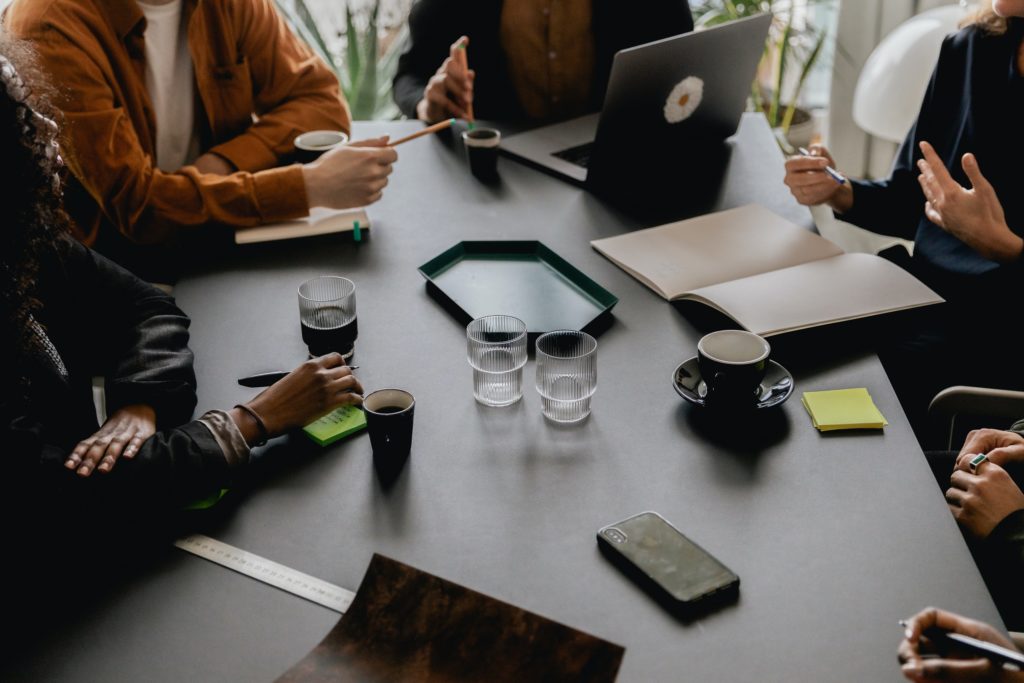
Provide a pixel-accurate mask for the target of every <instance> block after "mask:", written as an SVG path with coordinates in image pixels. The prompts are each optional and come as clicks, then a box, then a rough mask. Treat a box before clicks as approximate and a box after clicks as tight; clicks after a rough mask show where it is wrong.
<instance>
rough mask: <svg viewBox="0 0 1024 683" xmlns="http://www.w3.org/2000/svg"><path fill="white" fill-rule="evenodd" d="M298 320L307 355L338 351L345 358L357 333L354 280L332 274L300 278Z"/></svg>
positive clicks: (348, 357)
mask: <svg viewBox="0 0 1024 683" xmlns="http://www.w3.org/2000/svg"><path fill="white" fill-rule="evenodd" d="M299 322H300V323H301V324H302V341H304V342H306V346H308V347H309V355H310V356H312V357H314V358H315V357H317V356H323V355H325V354H328V353H331V352H332V351H337V352H338V353H340V354H341V355H342V357H343V358H344V359H345V361H346V362H347V361H348V360H349V359H351V358H352V354H353V353H355V343H356V338H357V337H358V336H359V327H358V321H357V319H356V286H355V283H353V282H352V281H351V280H349V279H348V278H345V277H338V276H335V275H323V276H321V277H315V278H313V279H311V280H306V281H305V282H303V283H302V284H301V285H299Z"/></svg>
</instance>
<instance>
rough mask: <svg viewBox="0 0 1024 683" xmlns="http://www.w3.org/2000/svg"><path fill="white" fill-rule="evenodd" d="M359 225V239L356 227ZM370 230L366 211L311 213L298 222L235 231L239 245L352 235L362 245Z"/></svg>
mask: <svg viewBox="0 0 1024 683" xmlns="http://www.w3.org/2000/svg"><path fill="white" fill-rule="evenodd" d="M357 224H358V227H359V230H358V233H359V236H358V237H357V236H356V235H357V231H356V226H357ZM369 227H370V219H369V217H367V215H366V212H365V211H336V210H333V209H324V208H315V209H311V210H310V212H309V216H307V217H306V218H298V219H296V220H294V221H283V222H281V223H271V224H269V225H261V226H259V227H256V228H241V229H239V230H236V231H235V244H255V243H257V242H274V241H277V240H293V239H298V238H300V237H313V236H315V235H329V234H331V233H335V232H351V233H353V239H354V240H355V241H356V242H358V241H359V239H360V238H361V236H362V235H361V232H362V231H363V230H366V229H368V228H369Z"/></svg>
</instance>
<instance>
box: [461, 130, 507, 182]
mask: <svg viewBox="0 0 1024 683" xmlns="http://www.w3.org/2000/svg"><path fill="white" fill-rule="evenodd" d="M462 142H463V144H464V145H465V146H466V156H467V157H468V158H469V170H470V172H471V173H472V174H473V175H475V176H476V177H477V178H479V179H480V180H486V181H493V180H496V179H497V178H498V146H499V145H500V144H501V132H500V131H498V130H495V129H494V128H474V129H473V130H467V131H465V132H463V133H462Z"/></svg>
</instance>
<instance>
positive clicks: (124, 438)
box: [64, 404, 156, 477]
mask: <svg viewBox="0 0 1024 683" xmlns="http://www.w3.org/2000/svg"><path fill="white" fill-rule="evenodd" d="M155 433H156V413H155V412H153V409H152V408H150V407H149V406H147V405H143V404H136V405H130V406H124V407H123V408H120V409H119V410H118V411H117V412H115V413H114V414H113V415H111V416H110V417H108V418H107V421H106V422H104V423H103V426H102V427H100V429H99V431H98V432H96V433H95V434H93V435H92V436H90V437H89V438H88V439H84V440H82V441H80V442H79V444H78V445H77V446H75V448H74V450H72V451H71V455H69V456H68V458H67V460H65V461H64V467H66V468H68V469H69V470H75V471H76V472H77V473H78V476H80V477H88V476H89V475H90V474H92V473H93V471H94V470H99V471H100V472H103V473H107V472H109V471H110V470H112V469H114V465H115V464H117V459H118V458H120V457H121V456H124V457H125V458H128V459H131V458H134V457H135V454H136V453H138V452H139V447H140V446H142V443H143V442H144V441H145V440H146V439H148V438H149V437H151V436H153V434H155Z"/></svg>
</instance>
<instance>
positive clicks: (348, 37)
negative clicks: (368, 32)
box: [345, 3, 362, 106]
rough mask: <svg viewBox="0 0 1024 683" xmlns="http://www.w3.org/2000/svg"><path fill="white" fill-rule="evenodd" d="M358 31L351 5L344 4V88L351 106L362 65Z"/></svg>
mask: <svg viewBox="0 0 1024 683" xmlns="http://www.w3.org/2000/svg"><path fill="white" fill-rule="evenodd" d="M359 61H360V57H359V32H358V31H357V30H356V21H355V18H354V17H353V16H352V6H351V5H350V4H349V3H346V4H345V72H346V73H347V74H348V88H347V90H345V97H347V98H348V100H349V106H352V105H353V104H354V103H353V99H354V98H355V94H356V91H357V90H358V88H359V75H360V73H361V71H362V67H361V65H360V63H359Z"/></svg>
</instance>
